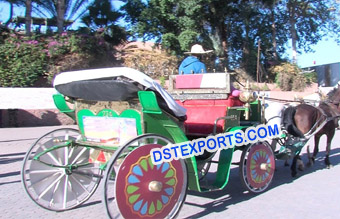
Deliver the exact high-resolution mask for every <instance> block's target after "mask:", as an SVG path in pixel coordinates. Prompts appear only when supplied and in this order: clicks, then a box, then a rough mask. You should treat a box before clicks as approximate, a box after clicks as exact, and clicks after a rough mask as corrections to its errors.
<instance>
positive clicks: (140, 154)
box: [116, 144, 184, 218]
mask: <svg viewBox="0 0 340 219" xmlns="http://www.w3.org/2000/svg"><path fill="white" fill-rule="evenodd" d="M155 147H161V146H160V145H155V144H149V145H145V146H142V147H139V148H137V149H135V150H134V151H132V152H131V153H130V154H129V155H128V156H127V157H126V158H125V159H124V161H123V163H122V164H121V166H120V168H119V171H118V174H117V178H116V198H117V205H118V208H119V211H120V212H121V214H122V216H123V217H124V218H141V217H148V218H151V217H156V218H164V217H167V216H168V215H169V214H170V213H171V212H172V211H173V210H174V208H176V207H177V203H178V200H179V197H180V195H181V193H182V188H183V183H184V181H183V177H184V174H183V169H182V164H181V162H180V161H179V160H173V161H171V162H164V163H161V164H158V165H154V164H153V163H152V161H151V156H150V150H151V149H153V148H155Z"/></svg>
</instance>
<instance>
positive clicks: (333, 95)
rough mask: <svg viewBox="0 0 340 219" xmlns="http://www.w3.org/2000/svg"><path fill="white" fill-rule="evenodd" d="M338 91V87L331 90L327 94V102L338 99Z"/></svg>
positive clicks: (339, 94)
mask: <svg viewBox="0 0 340 219" xmlns="http://www.w3.org/2000/svg"><path fill="white" fill-rule="evenodd" d="M339 91H340V89H339V87H338V86H336V87H334V88H333V90H331V91H330V92H329V93H328V94H327V99H328V100H334V99H335V98H337V97H338V98H339V96H340V93H339Z"/></svg>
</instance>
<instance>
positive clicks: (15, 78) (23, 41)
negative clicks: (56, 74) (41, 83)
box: [0, 35, 47, 87]
mask: <svg viewBox="0 0 340 219" xmlns="http://www.w3.org/2000/svg"><path fill="white" fill-rule="evenodd" d="M39 40H40V39H35V38H24V37H20V36H16V35H11V36H10V37H8V38H6V39H5V40H4V42H3V44H0V60H1V61H0V87H26V86H32V85H33V84H34V82H35V81H37V80H38V78H39V76H42V75H43V74H44V73H45V72H46V69H47V55H46V54H45V53H44V52H42V51H43V47H42V44H41V43H40V42H39Z"/></svg>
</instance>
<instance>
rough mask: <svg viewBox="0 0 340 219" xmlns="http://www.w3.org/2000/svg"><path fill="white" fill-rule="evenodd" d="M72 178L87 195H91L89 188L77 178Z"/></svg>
mask: <svg viewBox="0 0 340 219" xmlns="http://www.w3.org/2000/svg"><path fill="white" fill-rule="evenodd" d="M71 177H72V179H74V181H75V182H76V183H77V184H78V185H79V186H80V187H81V188H82V189H83V190H84V191H85V192H86V193H87V194H90V192H89V191H88V190H87V188H86V187H85V186H84V185H83V184H82V183H81V182H80V181H79V180H78V179H77V178H75V177H74V176H72V175H71Z"/></svg>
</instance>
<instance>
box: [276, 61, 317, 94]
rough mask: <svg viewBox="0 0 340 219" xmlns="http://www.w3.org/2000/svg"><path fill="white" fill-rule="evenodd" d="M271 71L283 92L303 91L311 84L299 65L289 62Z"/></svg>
mask: <svg viewBox="0 0 340 219" xmlns="http://www.w3.org/2000/svg"><path fill="white" fill-rule="evenodd" d="M269 71H270V73H271V74H274V75H275V82H276V84H277V85H278V86H279V87H280V89H281V90H283V91H291V90H294V91H303V90H304V89H305V87H306V86H307V85H308V84H310V83H311V81H310V80H308V79H307V78H306V77H305V76H304V75H303V74H301V72H302V70H301V69H300V68H299V67H298V66H297V65H294V64H291V63H288V62H285V63H282V64H280V65H276V66H273V67H271V68H270V69H269Z"/></svg>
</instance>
